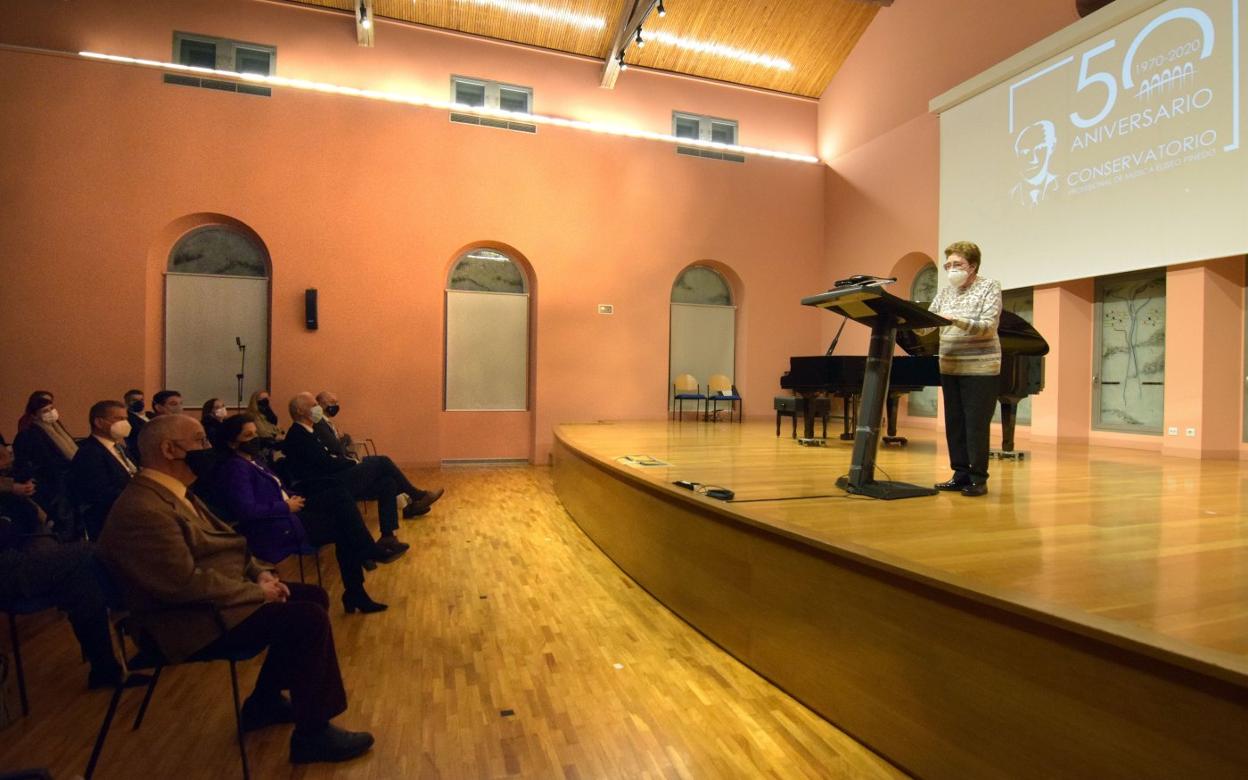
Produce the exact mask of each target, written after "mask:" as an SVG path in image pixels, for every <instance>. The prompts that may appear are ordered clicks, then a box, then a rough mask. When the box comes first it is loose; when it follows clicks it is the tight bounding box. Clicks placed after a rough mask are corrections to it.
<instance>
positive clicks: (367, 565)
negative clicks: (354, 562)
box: [360, 558, 377, 571]
mask: <svg viewBox="0 0 1248 780" xmlns="http://www.w3.org/2000/svg"><path fill="white" fill-rule="evenodd" d="M360 565H361V566H363V567H364V571H372V570H373V569H376V568H377V561H374V560H373V559H372V558H365V559H364V560H362V561H360Z"/></svg>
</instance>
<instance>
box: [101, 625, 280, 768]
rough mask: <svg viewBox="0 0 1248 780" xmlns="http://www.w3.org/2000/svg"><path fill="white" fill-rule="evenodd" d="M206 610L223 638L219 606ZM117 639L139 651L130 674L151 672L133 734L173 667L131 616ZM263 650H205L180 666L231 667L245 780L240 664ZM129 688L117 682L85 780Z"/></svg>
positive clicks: (117, 629)
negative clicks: (221, 664) (166, 672)
mask: <svg viewBox="0 0 1248 780" xmlns="http://www.w3.org/2000/svg"><path fill="white" fill-rule="evenodd" d="M203 608H204V609H205V610H209V611H211V613H212V616H213V618H214V619H215V620H216V622H217V626H218V628H219V629H220V630H221V633H222V635H224V634H225V632H226V627H225V622H224V621H223V620H222V619H221V614H220V612H218V611H217V609H216V607H215V606H213V605H211V604H207V605H204V606H203ZM116 631H117V638H118V640H119V642H120V644H121V646H122V648H123V649H124V648H125V638H126V636H129V637H130V638H131V641H132V642H133V643H134V644H135V645H136V646H137V647H138V648H139V653H138V655H137V656H135V657H134V658H133V659H131V661H130V662H129V663H128V664H127V671H130V672H133V671H146V670H149V669H150V670H151V672H152V674H151V680H150V681H149V682H148V684H147V690H146V693H144V694H143V702H142V703H141V704H140V705H139V711H138V714H136V715H135V717H134V726H133V727H132V729H131V730H132V731H138V730H139V727H140V726H142V725H143V718H144V716H145V715H147V708H148V705H149V704H151V702H152V696H153V694H155V693H156V683H158V682H159V681H160V673H161V670H163V669H164V668H165V667H166V666H172V665H174V664H170V663H169V661H168V660H166V659H165V657H164V655H162V654H161V652H160V650H159V649H158V648H157V647H156V643H155V641H153V640H152V638H151V637H150V636H148V635H147V634H146V633H144V632H143V631H141V630H139V629H137V628H136V627H135V626H134V624H133V621H132V619H131V618H130V617H124V618H122V619H120V620H118V621H117V623H116ZM264 650H265V648H264V647H256V648H248V649H246V650H241V651H237V652H232V653H219V654H217V653H205V652H203V651H201V652H199V653H196V654H195V655H193V656H191V657H190V658H187V659H186V660H185V661H182V662H181V663H212V662H214V661H225V662H226V663H228V664H229V666H230V690H231V692H232V693H233V695H234V728H235V731H236V732H237V734H238V755H239V759H240V760H241V761H242V764H243V779H244V780H250V778H251V770H250V768H249V767H248V766H247V746H246V744H245V742H244V739H243V718H242V702H241V701H240V698H239V695H238V664H239V663H240V662H242V661H250V660H251V659H252V658H255V657H256V656H258V655H260V653H262V652H264ZM125 689H126V683H125V681H124V680H123V681H121V682H120V683H118V685H117V687H116V688H115V689H114V690H113V696H112V698H111V699H110V700H109V702H108V710H107V711H106V712H105V713H104V722H103V723H102V724H100V731H99V734H98V735H97V736H96V738H95V747H94V748H92V749H91V759H90V760H89V761H88V763H87V769H86V771H85V772H84V773H83V778H84V780H91V776H92V774H93V773H94V772H95V767H96V765H97V764H98V763H99V760H100V753H101V752H103V750H104V741H105V740H106V739H107V738H108V730H109V728H110V727H111V726H112V723H113V717H114V716H115V715H116V714H117V705H118V704H119V703H120V702H121V694H122V691H124V690H125Z"/></svg>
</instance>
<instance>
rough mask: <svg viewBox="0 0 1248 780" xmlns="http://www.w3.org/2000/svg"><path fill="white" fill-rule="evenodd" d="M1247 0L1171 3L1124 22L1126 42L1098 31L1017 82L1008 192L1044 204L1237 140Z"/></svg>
mask: <svg viewBox="0 0 1248 780" xmlns="http://www.w3.org/2000/svg"><path fill="white" fill-rule="evenodd" d="M1243 4H1244V2H1243V0H1188V2H1186V3H1177V2H1172V3H1164V4H1162V5H1160V6H1158V7H1157V8H1156V9H1154V10H1152V11H1148V12H1145V13H1143V14H1141V15H1140V16H1139V17H1137V19H1136V20H1134V22H1133V23H1131V24H1129V25H1128V28H1127V30H1126V32H1125V33H1124V32H1122V30H1121V28H1119V33H1120V36H1121V42H1125V44H1126V45H1125V47H1120V46H1119V43H1120V38H1119V37H1114V38H1110V39H1109V40H1100V41H1099V42H1098V41H1097V40H1096V39H1093V41H1091V42H1089V44H1088V46H1087V48H1086V49H1085V50H1084V51H1082V52H1079V51H1076V52H1075V53H1073V54H1070V55H1068V56H1066V57H1063V58H1061V59H1059V60H1057V61H1055V62H1052V63H1050V64H1048V65H1046V66H1044V67H1042V68H1041V69H1039V70H1038V71H1036V72H1034V73H1031V74H1029V75H1027V76H1025V77H1023V78H1021V79H1019V80H1018V81H1015V82H1013V83H1012V84H1010V88H1009V123H1008V128H1007V129H1008V132H1009V138H1010V142H1012V144H1013V153H1014V158H1015V160H1016V161H1017V169H1018V178H1017V179H1016V180H1015V181H1014V182H1012V183H1011V187H1010V190H1009V198H1010V200H1011V201H1012V202H1013V203H1015V204H1017V205H1019V206H1025V207H1037V206H1040V205H1042V204H1043V203H1045V202H1046V201H1052V200H1055V199H1058V198H1059V196H1060V197H1061V199H1067V198H1072V197H1076V196H1079V195H1082V194H1085V193H1088V192H1093V191H1096V190H1100V189H1104V188H1108V187H1116V186H1117V185H1120V184H1122V183H1124V182H1128V181H1132V180H1134V179H1139V178H1141V177H1144V176H1152V175H1156V174H1161V173H1165V172H1167V171H1173V170H1176V169H1178V168H1180V167H1182V166H1191V165H1197V164H1208V163H1207V161H1208V160H1211V159H1214V158H1216V157H1217V156H1218V155H1220V154H1226V153H1229V152H1234V151H1236V150H1238V149H1239V145H1240V139H1239V137H1240V100H1241V97H1240V96H1241V86H1240V78H1241V73H1240V71H1241V70H1242V66H1241V62H1240V37H1241V35H1240V29H1239V25H1240V13H1241V6H1242V5H1243ZM1133 33H1134V34H1133ZM1076 63H1078V67H1077V68H1076ZM1055 161H1060V166H1055V164H1054V163H1055ZM1058 167H1060V170H1058V169H1057V168H1058Z"/></svg>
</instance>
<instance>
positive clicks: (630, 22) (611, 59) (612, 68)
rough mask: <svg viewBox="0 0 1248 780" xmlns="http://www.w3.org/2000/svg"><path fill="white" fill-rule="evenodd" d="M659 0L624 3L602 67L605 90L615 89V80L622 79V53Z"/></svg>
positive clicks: (630, 0) (638, 0)
mask: <svg viewBox="0 0 1248 780" xmlns="http://www.w3.org/2000/svg"><path fill="white" fill-rule="evenodd" d="M658 2H659V0H628V1H627V2H625V3H624V11H623V13H621V14H620V21H619V22H618V23H617V24H616V26H615V37H614V38H613V39H612V41H611V49H610V50H609V51H608V52H607V61H606V62H605V63H603V66H602V86H603V88H604V89H615V80H616V79H617V78H619V77H620V53H621V52H623V51H624V49H625V48H627V47H628V44H629V43H631V42H632V39H633V36H634V35H636V34H637V28H638V27H640V26H641V25H642V24H643V23H644V22H645V21H646V17H647V16H649V15H650V12H651V11H652V10H654V7H655V6H656V5H658Z"/></svg>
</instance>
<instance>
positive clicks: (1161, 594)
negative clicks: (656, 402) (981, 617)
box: [560, 421, 1248, 674]
mask: <svg viewBox="0 0 1248 780" xmlns="http://www.w3.org/2000/svg"><path fill="white" fill-rule="evenodd" d="M904 433H906V434H908V435H910V437H911V438H910V444H909V446H908V447H906V448H904V449H900V448H887V449H885V448H881V450H880V455H879V460H878V463H879V471H880V473H878V474H877V477H878V478H880V479H884V478H891V479H895V480H902V481H907V482H914V483H920V484H931V483H933V482H936V481H939V480H943V479H946V478H947V477H948V475H949V469H948V460H947V455H946V453H945V449H944V443H943V437H942V435H941V434H940V433H939V432H937V431H917V432H916V431H913V430H911V431H905V432H904ZM560 435H561V436H562V437H563V438H564V440H565V441H567V442H568V444H569V445H570V446H573V447H575V448H576V449H578V450H580V451H582V452H586V453H589V454H591V455H592V456H593V457H595V458H597V459H601V460H602V461H603V462H606V463H611V464H613V465H614V464H616V463H617V462H616V459H617V458H618V457H620V456H624V455H635V454H644V455H649V456H653V457H655V458H658V459H661V460H663V461H666V462H667V463H669V464H670V466H669V467H665V468H653V467H652V468H630V467H625V466H621V468H629V470H630V471H631V472H632V473H633V474H634V475H635V476H637V477H638V478H639V479H643V480H647V481H652V482H653V483H655V484H656V485H664V486H666V485H668V484H669V483H670V482H672V481H674V480H677V479H686V480H692V481H696V482H701V483H706V484H715V485H722V486H725V487H728V488H731V489H732V490H734V491H735V493H736V499H735V500H734V501H733V502H732V503H731V505H729V506H728V507H727V508H728V509H729V510H730V511H731V512H733V513H737V514H740V515H742V516H743V517H745V518H748V519H749V520H751V521H754V522H757V523H759V524H762V525H766V526H768V527H774V528H777V529H780V530H782V531H784V532H786V533H789V534H791V535H795V536H800V537H803V538H807V539H811V540H814V541H816V542H818V543H823V544H830V545H835V546H839V547H846V548H850V549H862V550H864V551H866V552H868V553H869V554H870V555H871V556H872V557H874V558H877V559H881V560H885V561H892V562H895V563H897V564H898V565H901V566H905V567H908V568H912V569H914V570H916V571H919V572H922V573H926V574H930V575H932V576H934V577H939V578H942V579H946V580H950V581H953V582H956V583H958V584H960V585H963V586H966V587H968V588H971V589H975V590H979V591H982V592H985V593H989V594H991V595H993V596H995V597H1000V598H1004V599H1007V600H1012V601H1017V602H1018V603H1020V604H1024V605H1027V606H1029V607H1035V608H1038V609H1042V610H1047V611H1051V612H1053V613H1054V614H1056V615H1060V616H1061V617H1063V618H1069V619H1073V620H1076V621H1082V622H1087V623H1090V624H1093V625H1095V626H1097V627H1098V628H1107V629H1109V630H1112V631H1114V632H1118V633H1122V634H1124V635H1127V636H1130V637H1132V638H1134V639H1142V640H1144V641H1147V642H1155V643H1157V644H1158V645H1160V646H1163V647H1166V648H1167V649H1169V650H1173V651H1176V652H1179V653H1183V654H1187V655H1192V656H1194V657H1198V658H1200V659H1202V660H1203V661H1206V662H1208V663H1211V664H1213V665H1215V666H1219V667H1223V668H1227V669H1230V670H1234V671H1235V672H1238V673H1240V674H1248V511H1246V510H1248V506H1246V504H1248V495H1245V491H1246V489H1248V480H1246V479H1245V472H1244V469H1243V467H1242V466H1241V465H1240V463H1238V462H1234V461H1199V460H1194V459H1187V458H1173V457H1161V456H1160V455H1158V454H1157V453H1152V452H1144V451H1136V450H1128V449H1118V448H1089V447H1086V446H1065V445H1064V446H1056V445H1035V446H1030V445H1024V446H1025V449H1027V450H1028V451H1029V452H1030V457H1029V458H1027V459H1026V460H1023V461H1020V462H1013V461H1007V462H997V461H994V462H993V463H992V464H991V467H990V470H991V478H990V480H989V487H990V492H989V494H988V496H986V497H984V498H975V499H972V498H966V497H963V496H961V495H958V494H948V493H945V494H941V495H938V496H935V497H930V498H916V499H907V500H901V501H875V500H871V499H865V498H862V497H850V496H846V495H845V494H843V493H842V492H841V491H840V490H838V489H837V488H836V487H835V486H834V482H835V480H836V477H838V476H839V475H842V474H845V473H846V472H847V471H848V469H849V461H850V453H851V444H850V443H848V442H840V441H836V440H832V441H830V442H829V444H830V446H828V447H826V448H807V447H800V446H798V445H797V444H796V443H795V442H794V441H793V440H792V439H790V438H789V437H788V425H787V423H786V425H785V430H784V435H783V436H782V437H780V438H777V437H776V436H775V428H774V425H773V424H772V423H771V422H770V421H767V422H762V421H760V422H755V423H747V424H745V425H732V424H728V423H717V424H705V423H695V422H689V421H687V422H684V423H674V422H673V423H614V424H612V423H607V424H596V425H565V426H561V428H560ZM938 439H939V440H938Z"/></svg>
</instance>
